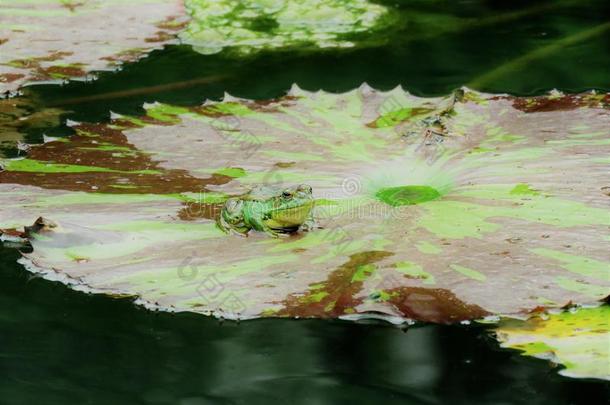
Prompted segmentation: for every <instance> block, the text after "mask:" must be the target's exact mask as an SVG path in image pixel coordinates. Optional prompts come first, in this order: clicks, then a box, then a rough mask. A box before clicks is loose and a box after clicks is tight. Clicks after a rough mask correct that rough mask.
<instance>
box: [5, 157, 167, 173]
mask: <svg viewBox="0 0 610 405" xmlns="http://www.w3.org/2000/svg"><path fill="white" fill-rule="evenodd" d="M3 164H4V165H5V169H6V170H8V171H13V172H26V173H88V172H109V173H132V174H161V172H160V171H158V170H132V171H129V170H113V169H107V168H104V167H98V166H83V165H73V164H60V163H49V162H39V161H37V160H31V159H11V160H5V161H4V162H3Z"/></svg>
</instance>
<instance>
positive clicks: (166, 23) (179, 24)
mask: <svg viewBox="0 0 610 405" xmlns="http://www.w3.org/2000/svg"><path fill="white" fill-rule="evenodd" d="M187 25H188V21H187V20H182V18H179V17H176V16H169V17H167V18H166V19H165V20H163V21H161V22H160V23H158V24H157V25H156V27H157V28H160V29H162V30H170V31H180V30H182V29H183V28H185V27H186V26H187Z"/></svg>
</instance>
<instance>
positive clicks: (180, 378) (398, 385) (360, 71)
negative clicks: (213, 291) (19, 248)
mask: <svg viewBox="0 0 610 405" xmlns="http://www.w3.org/2000/svg"><path fill="white" fill-rule="evenodd" d="M396 3H397V4H399V7H400V9H401V12H402V13H403V14H402V16H403V17H404V19H405V21H406V23H405V24H404V26H403V27H401V28H400V29H399V30H397V31H395V32H391V33H388V34H387V39H388V40H387V43H386V44H385V45H381V46H377V47H374V48H370V49H360V50H354V51H340V52H339V51H327V52H321V53H316V54H298V53H276V54H269V53H262V54H259V55H256V56H253V57H250V58H248V59H244V60H242V59H236V58H234V57H230V56H223V55H214V56H202V55H198V54H196V53H194V52H192V51H191V50H190V48H189V47H186V46H171V47H168V48H166V49H164V50H161V51H156V52H153V53H152V54H151V55H150V56H149V57H148V58H146V59H144V60H142V61H140V62H138V63H135V64H131V65H128V66H126V67H125V69H124V70H122V71H120V72H115V73H110V72H109V73H102V74H100V75H99V80H97V81H95V82H93V83H71V84H69V85H65V86H61V87H59V86H55V85H45V86H34V87H31V88H29V90H28V91H27V93H28V94H29V95H30V96H32V97H36V98H37V99H38V100H39V101H40V103H41V104H40V107H45V106H59V107H61V108H64V109H66V110H69V111H70V112H69V113H68V114H66V115H65V117H64V118H70V119H73V120H78V121H100V120H107V119H108V116H109V113H108V112H109V111H110V110H112V111H115V112H119V113H125V114H137V113H139V112H140V111H141V105H142V103H143V102H152V101H162V102H168V103H176V104H183V105H192V104H197V103H200V102H202V101H203V100H204V99H205V98H219V97H221V96H222V94H223V92H224V91H228V92H230V93H232V94H234V95H237V96H242V97H249V98H268V97H276V96H279V95H282V94H283V93H284V92H285V91H286V90H287V89H288V88H289V87H290V85H291V84H292V83H294V82H296V83H298V84H299V86H301V87H303V88H305V89H308V90H315V89H320V88H322V89H325V90H327V91H334V92H339V91H345V90H349V89H352V88H354V87H357V86H358V85H360V84H361V83H362V82H364V81H366V82H368V83H369V84H370V85H372V86H374V87H376V88H380V89H389V88H392V87H394V86H396V85H398V84H402V85H403V87H405V88H406V89H408V90H410V91H411V92H413V93H416V94H421V95H438V94H445V93H448V92H449V91H451V90H452V89H454V88H456V87H459V86H461V85H464V84H469V85H471V86H472V84H473V83H477V82H478V83H480V84H479V85H477V86H473V87H475V88H477V89H479V90H483V91H490V92H509V93H514V94H538V93H541V92H543V91H546V90H548V89H551V88H560V89H563V90H566V91H582V90H586V89H590V88H597V89H602V90H603V89H605V90H610V69H609V67H610V30H606V31H605V32H604V33H602V34H600V35H597V36H593V37H589V38H588V39H586V40H583V41H581V42H578V43H576V44H573V45H570V46H567V47H561V48H559V49H556V50H554V51H553V52H550V53H549V52H547V53H545V54H544V57H537V58H536V57H534V58H532V57H531V55H532V52H534V51H535V50H536V49H541V48H545V47H546V49H551V50H552V49H553V48H552V47H553V44H557V42H558V41H562V38H567V37H568V38H569V37H570V36H573V35H576V34H578V33H581V32H583V31H587V30H589V29H591V28H592V27H597V26H600V25H601V24H604V23H607V22H608V21H610V3H609V2H607V1H605V0H604V1H601V0H600V1H556V2H553V1H548V2H531V1H512V2H491V1H402V2H396ZM506 3H510V5H507V4H506ZM448 16H449V17H451V16H453V17H456V16H457V17H460V18H469V19H470V20H469V21H470V22H469V23H468V24H463V23H462V24H461V25H460V24H454V23H451V24H449V23H440V21H447V18H448ZM498 16H500V17H498ZM548 47H551V48H548ZM528 55H530V56H528ZM514 60H517V61H519V60H521V61H523V60H525V63H523V62H521V63H516V64H515V63H512V66H513V69H512V70H509V72H508V73H504V74H501V75H498V76H496V77H493V80H489V79H488V80H487V82H485V81H481V79H480V78H482V77H483V78H484V77H486V74H487V73H488V72H490V71H494V69H496V68H497V67H498V66H502V65H505V64H506V63H509V62H510V61H514ZM45 132H46V133H47V134H67V133H68V132H69V130H68V129H66V128H65V127H63V126H62V127H58V128H46V129H45ZM40 135H41V131H32V132H31V133H30V134H29V138H30V139H29V140H30V141H35V140H36V139H38V138H39V137H40ZM0 136H1V134H0ZM17 257H18V254H17V252H16V251H14V250H10V249H6V248H0V300H1V302H0V404H67V403H78V404H80V403H89V404H98V403H99V404H110V403H129V404H166V403H171V404H185V405H187V404H188V405H191V404H193V405H194V404H259V403H260V404H271V403H273V404H287V403H288V404H344V403H345V404H348V403H349V404H369V403H370V404H376V403H388V404H420V403H421V404H446V403H453V404H580V403H583V404H602V403H607V400H608V394H609V387H608V384H605V383H602V382H598V381H580V380H572V379H568V378H564V377H561V376H559V375H557V373H556V370H553V369H551V368H550V367H549V365H548V364H547V363H546V362H545V361H541V360H535V359H529V358H524V357H521V356H518V355H517V354H516V353H515V352H512V351H503V350H498V349H497V345H496V344H495V343H494V341H493V340H491V339H489V338H488V337H487V335H486V333H485V331H484V330H483V329H482V328H481V327H469V328H465V327H461V326H452V327H449V326H419V327H414V328H410V329H409V330H408V331H407V332H406V333H405V332H404V331H402V330H400V329H398V328H395V327H390V326H388V325H380V324H353V323H347V322H339V321H336V322H328V321H313V320H311V321H309V320H308V321H303V320H301V321H291V320H258V321H249V322H243V323H240V324H235V323H231V322H227V323H224V324H220V323H219V322H218V321H216V320H212V319H207V318H204V317H202V316H194V315H188V314H182V315H171V314H161V313H151V312H148V311H146V310H143V309H141V308H137V307H135V306H134V305H133V304H132V303H131V302H129V301H125V300H114V299H110V298H106V297H101V296H88V295H85V294H82V293H79V292H74V291H71V290H69V289H67V288H66V287H64V286H62V285H59V284H57V283H52V282H48V281H45V280H42V279H39V278H33V279H32V278H31V276H30V275H29V274H27V273H26V272H25V271H24V270H23V268H22V267H21V266H20V265H18V264H16V263H15V261H16V259H17Z"/></svg>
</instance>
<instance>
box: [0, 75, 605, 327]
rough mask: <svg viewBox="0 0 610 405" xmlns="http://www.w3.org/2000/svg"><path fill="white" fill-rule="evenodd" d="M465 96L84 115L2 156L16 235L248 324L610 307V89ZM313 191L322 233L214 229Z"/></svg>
mask: <svg viewBox="0 0 610 405" xmlns="http://www.w3.org/2000/svg"><path fill="white" fill-rule="evenodd" d="M451 100H452V98H450V97H448V98H431V99H426V98H418V97H414V96H412V95H409V94H408V93H406V92H404V91H403V90H402V89H400V88H397V89H394V90H392V91H389V92H380V91H375V90H372V89H370V88H369V87H367V86H362V87H361V88H360V89H357V90H354V91H351V92H348V93H344V94H329V93H325V92H317V93H310V92H306V91H302V90H300V89H298V88H297V87H294V88H293V89H292V90H291V91H290V93H289V95H287V96H285V97H282V98H279V99H276V100H267V101H249V100H241V99H235V98H232V97H231V96H228V95H227V96H226V97H225V99H224V100H223V101H220V102H207V103H205V104H204V105H203V106H197V107H192V108H186V107H175V106H170V105H163V104H150V105H146V106H145V107H146V109H147V115H146V116H143V117H127V116H118V115H117V116H114V117H113V121H112V122H111V123H109V124H75V125H74V130H75V131H76V135H74V136H72V137H71V138H70V139H67V140H65V141H62V142H59V141H56V142H49V143H46V144H44V145H41V146H38V147H33V148H32V150H31V151H30V153H29V156H28V157H27V158H26V159H21V160H5V161H4V166H5V171H4V172H2V173H0V190H1V193H0V228H5V229H6V228H17V227H20V226H23V225H26V224H31V223H32V222H33V221H34V220H35V219H36V218H37V217H38V216H43V217H45V218H47V219H49V220H51V221H54V222H55V223H57V224H58V226H57V227H56V228H53V229H50V230H48V231H44V230H41V231H40V232H37V233H33V237H32V240H31V243H32V245H33V252H32V253H30V254H26V255H25V258H26V260H25V261H24V263H25V264H26V265H27V266H28V267H29V268H30V269H32V270H33V271H40V272H43V273H44V274H46V276H47V277H50V278H56V279H60V280H63V281H64V282H67V283H70V284H72V285H74V286H75V287H78V288H85V289H87V290H90V291H99V292H105V293H108V294H115V295H128V296H137V297H139V301H140V302H142V303H144V304H147V305H150V306H151V307H157V308H161V309H165V310H175V311H194V312H201V313H213V314H215V315H217V316H224V317H230V318H235V317H241V318H250V317H260V316H299V317H339V316H342V317H355V316H359V315H360V314H383V315H384V316H389V317H399V318H400V319H404V318H409V319H414V320H423V321H431V322H456V321H461V320H467V319H476V318H481V317H484V316H485V315H488V314H523V313H527V312H528V311H530V310H533V309H535V308H538V307H540V306H543V307H549V308H557V307H561V306H564V305H566V304H567V303H569V302H572V303H574V304H586V303H594V302H597V300H599V299H602V298H604V297H605V296H607V295H608V294H609V293H610V279H609V274H610V273H609V272H610V253H609V250H608V241H609V240H610V211H609V209H608V204H609V202H610V197H609V195H608V186H609V184H608V181H609V180H608V168H609V164H610V161H609V160H608V155H609V153H610V136H609V135H610V132H609V128H610V114H608V101H609V100H610V96H609V95H604V94H602V95H599V94H595V93H589V94H582V95H562V94H559V93H556V92H554V93H551V94H550V95H548V96H542V97H533V98H515V97H511V96H504V95H500V96H497V95H487V94H481V93H476V92H471V91H468V90H466V93H465V95H464V97H463V98H462V100H461V101H458V102H456V103H455V105H454V106H453V107H452V108H450V107H451ZM436 115H440V123H439V122H438V120H437V119H436V118H439V117H436ZM431 117H432V119H431ZM435 117H436V118H435ZM298 183H308V184H310V185H311V186H312V187H313V190H314V197H315V198H316V207H315V209H314V216H315V219H316V227H315V228H314V229H313V230H312V231H311V232H300V233H298V234H295V235H292V236H289V237H283V238H278V239H274V238H271V237H269V236H267V235H266V234H262V233H257V232H251V233H250V235H249V236H248V237H240V236H236V235H227V234H225V233H223V232H221V231H220V230H219V229H218V228H217V227H216V226H215V221H214V219H215V218H216V217H217V216H218V213H219V209H220V207H221V206H222V202H223V201H225V200H226V198H227V197H228V196H237V195H241V194H243V193H245V192H247V191H248V190H250V189H252V188H254V187H256V186H260V185H266V186H267V187H268V188H273V187H280V188H281V187H283V186H287V185H294V184H298ZM367 316H368V315H367Z"/></svg>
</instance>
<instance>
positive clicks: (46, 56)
mask: <svg viewBox="0 0 610 405" xmlns="http://www.w3.org/2000/svg"><path fill="white" fill-rule="evenodd" d="M0 15H1V16H2V21H3V23H2V26H1V27H0V92H6V91H15V90H17V89H18V88H19V87H21V86H22V85H24V84H28V83H36V82H48V81H60V82H61V81H64V80H67V79H74V78H78V79H81V80H85V79H90V78H91V76H90V75H89V72H92V71H99V70H112V69H115V68H116V67H117V66H119V65H120V64H121V63H123V62H130V61H135V60H137V59H139V58H141V57H142V56H145V55H146V54H147V53H148V52H150V51H151V50H153V49H158V48H160V47H162V46H163V45H165V44H168V43H172V42H176V41H177V40H176V34H177V31H179V30H180V29H182V28H183V27H184V25H185V23H186V17H185V15H184V8H183V6H182V2H181V1H180V0H169V1H162V0H142V1H137V2H124V1H116V0H113V1H103V0H88V1H76V0H45V1H32V0H28V1H18V2H2V3H0Z"/></svg>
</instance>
